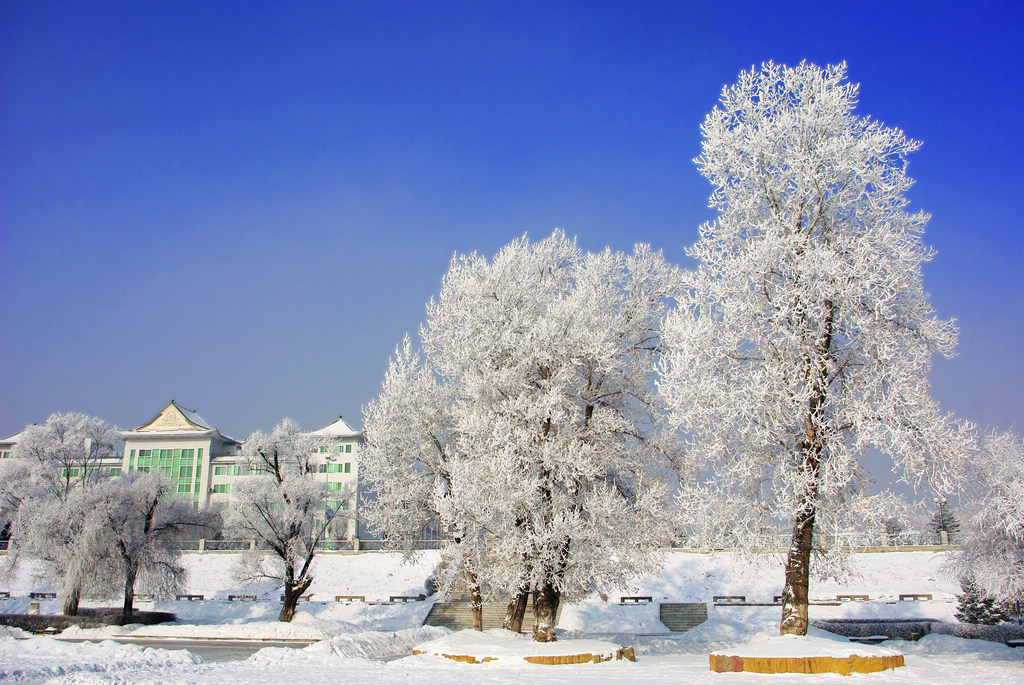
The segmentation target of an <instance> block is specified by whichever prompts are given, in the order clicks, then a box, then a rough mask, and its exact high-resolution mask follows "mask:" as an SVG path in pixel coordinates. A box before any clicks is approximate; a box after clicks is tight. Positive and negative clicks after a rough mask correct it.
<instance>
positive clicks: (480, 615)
mask: <svg viewBox="0 0 1024 685" xmlns="http://www.w3.org/2000/svg"><path fill="white" fill-rule="evenodd" d="M465 571H466V581H467V583H468V584H469V607H470V609H472V611H473V630H479V631H483V629H484V598H483V596H482V595H481V594H480V581H479V580H478V579H477V577H476V574H475V573H473V569H471V568H469V565H468V564H467V565H466V568H465Z"/></svg>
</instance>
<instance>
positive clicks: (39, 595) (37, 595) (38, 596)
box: [28, 592, 57, 599]
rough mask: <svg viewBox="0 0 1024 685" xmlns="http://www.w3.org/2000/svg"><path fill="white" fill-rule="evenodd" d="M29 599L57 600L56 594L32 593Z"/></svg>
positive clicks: (29, 594)
mask: <svg viewBox="0 0 1024 685" xmlns="http://www.w3.org/2000/svg"><path fill="white" fill-rule="evenodd" d="M28 598H29V599H57V593H56V592H30V593H28Z"/></svg>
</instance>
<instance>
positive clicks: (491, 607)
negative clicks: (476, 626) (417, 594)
mask: <svg viewBox="0 0 1024 685" xmlns="http://www.w3.org/2000/svg"><path fill="white" fill-rule="evenodd" d="M507 609H508V604H507V603H506V602H484V606H483V610H484V630H490V629H491V628H500V627H501V622H502V621H504V620H505V611H506V610H507ZM561 616H562V605H561V604H559V605H558V613H557V614H555V620H556V625H557V620H558V619H559V618H561ZM423 625H425V626H444V627H445V628H451V629H452V630H469V629H472V628H473V610H472V609H471V608H470V604H469V602H436V603H435V604H434V606H433V608H432V609H431V610H430V613H429V614H427V618H426V620H425V621H424V622H423ZM523 630H524V631H531V630H533V600H532V599H531V600H530V602H529V603H528V604H527V605H526V616H525V617H523Z"/></svg>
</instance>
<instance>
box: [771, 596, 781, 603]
mask: <svg viewBox="0 0 1024 685" xmlns="http://www.w3.org/2000/svg"><path fill="white" fill-rule="evenodd" d="M772 604H782V595H775V596H773V597H772Z"/></svg>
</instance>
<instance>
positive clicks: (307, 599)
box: [281, 592, 313, 603]
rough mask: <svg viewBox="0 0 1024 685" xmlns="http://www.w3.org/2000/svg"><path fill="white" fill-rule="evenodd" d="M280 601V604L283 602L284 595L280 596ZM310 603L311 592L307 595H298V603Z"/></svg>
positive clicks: (311, 599)
mask: <svg viewBox="0 0 1024 685" xmlns="http://www.w3.org/2000/svg"><path fill="white" fill-rule="evenodd" d="M281 601H282V602H283V601H284V595H281ZM311 601H313V593H312V592H311V593H309V594H308V595H299V602H311ZM296 603H298V602H296Z"/></svg>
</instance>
